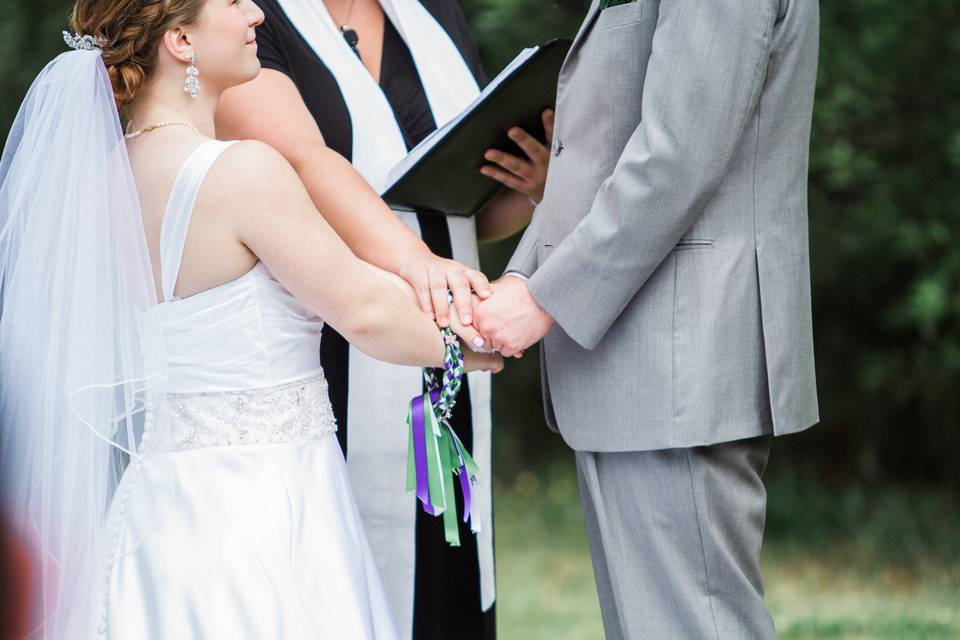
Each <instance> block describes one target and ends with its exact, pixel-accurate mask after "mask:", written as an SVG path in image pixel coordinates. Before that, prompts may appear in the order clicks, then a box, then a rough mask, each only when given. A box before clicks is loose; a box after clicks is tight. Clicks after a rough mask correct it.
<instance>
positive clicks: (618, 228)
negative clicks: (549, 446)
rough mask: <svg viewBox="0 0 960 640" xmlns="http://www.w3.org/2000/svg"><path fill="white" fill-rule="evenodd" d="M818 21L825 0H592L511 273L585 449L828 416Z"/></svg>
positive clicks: (785, 425)
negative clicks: (550, 322) (817, 236)
mask: <svg viewBox="0 0 960 640" xmlns="http://www.w3.org/2000/svg"><path fill="white" fill-rule="evenodd" d="M818 28H819V6H818V3H817V1H816V0H711V1H710V2H704V1H703V0H659V1H657V0H638V1H637V2H632V3H628V4H621V5H617V6H613V7H610V8H608V9H605V10H603V11H600V10H599V2H598V1H597V0H595V1H594V3H593V5H592V6H591V9H590V11H589V12H588V15H587V18H586V20H585V21H584V23H583V27H582V28H581V30H580V33H579V34H578V35H577V38H576V39H575V41H574V44H573V46H572V48H571V50H570V53H569V55H568V57H567V59H566V61H565V63H564V65H563V68H562V70H561V74H560V79H559V86H558V92H557V109H556V121H555V128H554V150H553V154H554V155H553V157H552V158H551V164H550V169H549V173H548V177H547V184H546V190H545V194H544V198H543V201H542V202H541V204H540V205H539V206H538V207H537V211H536V213H535V216H534V222H533V223H532V224H531V226H530V227H529V229H528V230H527V232H526V233H525V235H524V238H523V239H522V241H521V243H520V246H519V247H518V249H517V252H516V254H515V255H514V257H513V259H512V260H511V262H510V265H509V266H508V268H507V270H508V271H518V272H520V273H523V274H525V275H528V276H529V277H530V281H529V288H530V291H531V293H532V294H533V296H534V298H535V299H536V300H537V302H538V303H539V304H540V305H541V306H542V307H543V308H544V309H545V310H546V311H547V312H549V313H550V315H551V316H553V317H554V319H555V320H556V321H557V325H556V326H555V327H554V329H553V330H552V331H551V332H550V333H549V334H548V335H547V336H546V337H545V339H544V341H543V343H542V357H543V374H544V376H545V378H544V396H545V403H546V405H547V416H548V420H549V421H550V425H551V427H552V428H554V429H558V430H559V431H560V433H561V434H562V435H563V437H564V439H565V440H566V442H567V443H568V444H569V445H570V446H571V447H573V448H574V449H576V450H584V451H641V450H655V449H666V448H677V447H693V446H701V445H708V444H714V443H719V442H728V441H732V440H738V439H743V438H748V437H753V436H757V435H762V434H767V433H774V434H778V435H779V434H786V433H792V432H796V431H800V430H802V429H805V428H807V427H809V426H810V425H812V424H814V423H816V422H817V421H818V420H819V413H818V406H817V395H816V384H815V375H814V360H813V332H812V322H811V309H810V272H809V257H808V256H809V250H808V235H807V168H808V152H809V135H810V121H811V113H812V106H813V95H814V85H815V80H816V68H817V55H818ZM548 381H549V383H548ZM635 417H639V418H641V419H640V420H634V419H632V418H635Z"/></svg>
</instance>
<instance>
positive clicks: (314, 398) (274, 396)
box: [140, 375, 337, 453]
mask: <svg viewBox="0 0 960 640" xmlns="http://www.w3.org/2000/svg"><path fill="white" fill-rule="evenodd" d="M164 405H165V407H166V408H167V411H166V412H165V413H166V419H164V420H155V419H152V417H151V416H148V419H147V421H146V425H145V429H144V435H143V439H142V441H141V445H140V450H141V451H142V452H144V453H149V452H161V451H181V450H184V449H198V448H201V447H222V446H229V445H241V444H263V443H279V442H294V441H297V440H309V439H313V438H318V437H320V436H324V435H326V434H329V433H332V432H334V431H336V430H337V424H336V420H335V419H334V416H333V409H332V407H331V406H330V398H329V395H328V393H327V381H326V378H324V377H323V375H320V376H316V377H313V378H308V379H306V380H300V381H297V382H292V383H289V384H283V385H279V386H276V387H267V388H263V389H245V390H242V391H218V392H210V393H171V394H167V396H166V402H165V403H164Z"/></svg>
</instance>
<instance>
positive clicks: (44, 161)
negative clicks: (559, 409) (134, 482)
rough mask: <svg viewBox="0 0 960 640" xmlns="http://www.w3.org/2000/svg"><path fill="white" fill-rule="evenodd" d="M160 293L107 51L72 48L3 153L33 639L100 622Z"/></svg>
mask: <svg viewBox="0 0 960 640" xmlns="http://www.w3.org/2000/svg"><path fill="white" fill-rule="evenodd" d="M156 302H157V300H156V293H155V290H154V285H153V277H152V271H151V267H150V259H149V254H148V251H147V245H146V239H145V236H144V232H143V223H142V219H141V216H140V208H139V203H138V199H137V192H136V187H135V184H134V181H133V175H132V173H131V169H130V164H129V161H128V158H127V153H126V147H125V146H124V138H123V132H122V130H121V126H120V120H119V116H118V114H117V109H116V106H115V103H114V98H113V91H112V89H111V85H110V81H109V78H108V75H107V70H106V68H105V67H104V64H103V61H102V59H101V56H100V51H99V50H98V49H95V48H91V49H89V50H77V51H71V52H68V53H64V54H61V55H60V56H59V57H57V58H56V59H55V60H53V61H52V62H51V63H50V64H49V65H47V67H46V68H45V69H44V70H43V71H42V72H41V73H40V75H39V76H38V77H37V79H36V80H35V81H34V83H33V86H32V87H31V88H30V91H29V93H28V94H27V97H26V98H25V100H24V102H23V105H22V106H21V108H20V112H19V113H18V115H17V118H16V121H15V122H14V124H13V128H12V129H11V131H10V136H9V138H8V139H7V143H6V147H5V149H4V152H3V158H2V160H0V490H2V494H0V495H2V503H3V509H4V511H5V515H6V516H7V517H8V520H9V522H11V523H12V524H13V526H14V528H15V533H16V535H18V536H20V538H21V541H22V542H24V543H25V544H26V545H27V546H28V547H30V548H31V549H32V550H33V551H34V558H33V560H34V565H35V566H34V568H35V569H36V572H35V576H33V585H34V587H35V588H36V597H35V598H32V601H33V602H35V603H36V610H35V611H32V612H31V618H30V619H31V621H32V627H31V628H32V632H31V634H30V636H29V637H30V638H42V639H44V640H46V639H50V640H54V639H56V640H63V639H64V638H71V639H73V638H88V637H90V636H91V635H92V634H93V633H94V632H95V631H96V628H97V626H98V624H99V621H98V619H97V618H98V605H99V604H100V603H99V602H96V598H97V595H98V594H100V593H102V591H103V585H102V584H100V583H101V582H102V581H103V580H104V579H105V578H106V571H105V569H104V567H103V566H102V559H103V558H104V557H106V556H107V554H109V553H110V551H109V540H103V539H102V538H103V535H102V532H103V531H104V524H105V519H106V514H107V509H108V507H109V504H110V500H111V498H112V496H113V494H114V491H115V489H116V487H117V483H118V482H119V479H120V476H121V473H122V469H123V467H124V465H125V463H127V462H128V461H129V459H130V457H131V456H134V457H135V456H136V455H137V454H136V450H135V443H136V442H138V434H139V431H140V428H141V424H140V423H142V409H143V405H144V402H145V398H144V395H145V392H146V389H147V387H148V381H147V380H145V378H144V372H143V366H142V360H141V356H140V344H139V340H138V332H137V319H138V315H139V313H140V312H141V311H142V310H143V309H145V308H147V307H149V306H151V305H154V304H156ZM149 383H150V384H151V385H152V384H153V383H154V381H149ZM114 552H115V553H116V552H118V551H116V550H114ZM121 552H122V551H121ZM98 558H100V559H101V560H98Z"/></svg>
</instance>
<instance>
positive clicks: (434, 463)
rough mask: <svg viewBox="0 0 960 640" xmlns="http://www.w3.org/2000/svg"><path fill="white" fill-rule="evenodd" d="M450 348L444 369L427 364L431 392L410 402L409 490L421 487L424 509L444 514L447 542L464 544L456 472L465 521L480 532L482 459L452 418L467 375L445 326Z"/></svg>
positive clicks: (457, 344)
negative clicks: (475, 491)
mask: <svg viewBox="0 0 960 640" xmlns="http://www.w3.org/2000/svg"><path fill="white" fill-rule="evenodd" d="M442 333H443V337H444V342H445V343H446V353H445V356H444V367H443V373H442V375H441V376H440V379H439V380H438V379H437V375H436V373H437V372H436V371H435V370H433V369H424V370H423V378H424V382H425V387H426V391H425V392H424V393H423V395H419V396H416V397H414V398H413V399H412V400H411V401H410V410H409V413H408V414H407V427H408V428H409V431H410V439H409V446H408V449H407V491H416V492H417V499H419V500H420V502H421V504H422V505H423V510H424V511H425V512H427V513H429V514H430V515H432V516H440V515H442V516H443V530H444V536H445V537H446V540H447V543H448V544H450V545H451V546H454V547H459V546H460V531H459V526H458V524H457V501H456V494H455V484H454V480H453V479H454V476H457V477H458V478H459V479H460V488H461V490H462V492H463V521H464V522H469V523H470V530H471V531H473V532H474V533H478V532H479V531H480V518H479V510H478V508H477V504H476V502H475V501H474V500H473V499H472V497H471V489H472V486H473V484H474V483H476V481H477V472H478V470H479V468H478V467H477V463H476V462H474V460H473V458H472V457H471V456H470V454H469V453H468V452H467V448H466V447H464V446H463V442H461V441H460V438H459V437H457V434H456V432H455V431H454V430H453V428H452V427H451V426H450V417H451V416H452V414H453V407H454V405H455V404H456V401H457V392H459V391H460V385H461V382H462V380H463V353H462V352H461V350H460V342H459V340H458V339H457V336H456V334H454V333H453V331H451V330H450V329H443V330H442Z"/></svg>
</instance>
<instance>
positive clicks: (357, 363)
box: [278, 0, 495, 638]
mask: <svg viewBox="0 0 960 640" xmlns="http://www.w3.org/2000/svg"><path fill="white" fill-rule="evenodd" d="M278 3H279V4H280V6H281V7H282V8H283V10H284V12H285V13H286V14H287V17H288V18H289V19H290V21H291V22H292V23H293V25H294V26H295V27H296V28H297V30H298V31H299V32H300V34H301V35H302V36H303V38H304V40H306V42H307V43H308V44H309V45H310V47H311V48H312V49H313V51H314V52H315V53H316V54H317V56H318V57H319V58H320V60H321V61H322V62H323V64H324V65H325V66H326V67H327V68H328V69H329V70H330V72H331V73H332V74H333V76H334V77H335V78H336V80H337V83H338V84H339V86H340V91H341V93H342V95H343V99H344V101H345V103H346V106H347V109H348V111H349V113H350V120H351V124H352V131H353V165H354V167H355V168H356V169H357V170H358V171H359V172H360V173H361V174H362V175H363V177H364V178H365V179H366V180H367V182H369V183H370V185H371V186H372V187H373V188H374V189H376V190H377V191H378V192H379V191H381V190H382V189H383V187H385V186H386V184H387V175H388V173H389V171H390V169H391V168H392V167H393V166H394V165H396V164H397V162H399V161H400V160H401V159H402V158H403V157H404V156H405V155H406V153H407V150H406V145H405V142H404V139H403V134H402V132H401V130H400V127H399V125H398V124H397V120H396V116H395V115H394V113H393V110H392V109H391V108H390V104H389V102H388V101H387V98H386V96H385V95H384V93H383V91H382V90H381V89H380V86H379V85H378V84H377V82H376V81H375V80H374V79H373V77H372V76H371V75H370V73H369V71H367V69H366V67H364V66H363V63H362V62H361V61H360V59H359V58H358V57H357V55H356V54H355V53H354V52H353V51H352V50H351V49H350V47H349V46H347V44H346V42H345V41H344V39H343V36H342V34H341V33H340V31H339V29H338V28H337V26H336V24H335V23H334V22H333V19H332V18H331V16H330V14H329V12H328V11H327V9H326V6H325V5H324V4H323V2H322V1H321V0H278ZM380 4H381V6H382V7H383V11H384V13H385V14H386V16H387V18H388V19H389V20H390V21H391V22H392V23H393V25H394V26H395V27H396V29H397V31H398V32H399V33H400V36H401V37H402V38H403V40H404V42H405V43H406V45H407V47H408V48H409V49H410V53H411V55H412V57H413V61H414V64H415V66H416V69H417V73H418V74H419V76H420V80H421V82H422V83H423V88H424V91H425V92H426V96H427V102H428V103H429V105H430V109H431V111H432V112H433V117H434V120H435V121H436V123H437V126H438V127H441V126H443V125H444V124H446V123H447V122H448V121H450V120H451V119H452V118H454V117H455V116H456V115H458V114H459V113H460V112H461V111H462V110H463V109H464V108H465V107H466V106H467V105H468V104H469V103H470V102H471V101H472V100H473V99H474V98H476V96H477V95H478V94H479V92H480V89H479V87H478V86H477V82H476V80H475V78H474V77H473V74H472V73H471V71H470V69H469V68H468V67H467V65H466V63H465V62H464V60H463V57H462V56H461V54H460V51H459V50H458V49H457V47H456V45H455V44H454V43H453V41H452V40H451V39H450V36H449V35H448V34H447V32H446V31H445V30H444V29H443V27H442V26H441V25H440V24H439V23H437V21H436V20H435V19H434V18H433V16H432V15H431V14H430V12H429V11H427V9H426V8H424V7H423V5H422V4H420V2H419V1H418V0H380ZM468 170H472V169H468ZM396 213H397V215H398V216H399V217H400V218H401V219H402V220H403V221H404V223H406V224H407V226H409V227H410V228H411V229H412V230H413V231H414V232H415V233H417V234H419V233H420V227H419V224H418V223H417V217H416V214H413V213H410V212H402V211H397V212H396ZM447 223H448V226H449V228H450V237H451V244H452V249H453V257H454V259H456V260H458V261H460V262H462V263H464V264H466V265H468V266H472V267H474V268H479V262H480V260H479V256H478V252H477V241H476V229H475V221H474V219H473V218H467V217H461V216H449V217H448V218H447ZM468 380H469V386H470V393H471V399H472V405H473V415H472V418H473V424H474V438H473V443H472V444H473V447H472V449H473V455H474V459H475V460H476V461H477V464H478V465H479V466H480V474H479V483H478V486H477V488H476V491H475V493H474V495H475V499H476V500H478V501H479V511H480V516H481V518H480V521H481V523H482V530H481V532H480V533H479V534H478V540H477V546H478V549H479V565H480V582H481V603H480V604H481V606H482V608H483V609H484V610H486V609H489V608H490V607H491V606H492V605H493V602H494V599H495V587H494V572H493V527H492V526H491V521H492V518H493V509H492V502H491V499H490V495H491V486H492V478H491V472H492V470H491V464H490V456H491V451H490V450H491V441H490V440H491V434H490V428H489V425H490V423H491V415H490V375H489V374H486V373H482V372H478V373H471V374H469V375H468ZM348 384H349V398H348V402H347V416H348V418H347V419H348V423H349V428H348V430H347V452H348V468H349V471H350V480H351V485H352V488H353V492H354V495H355V497H356V500H357V503H358V506H359V509H360V513H361V516H362V518H363V521H364V525H365V528H366V531H367V536H368V537H369V539H370V545H371V547H372V549H373V553H374V557H375V559H376V562H377V566H378V568H379V569H380V573H381V576H382V577H383V581H384V586H385V587H386V590H387V595H388V597H389V598H390V601H391V604H392V606H393V610H394V616H395V619H396V622H397V626H398V628H400V629H402V630H403V635H404V638H409V637H410V635H411V632H412V628H413V602H414V594H413V586H414V568H415V556H414V553H415V551H414V545H415V539H414V534H415V517H416V513H415V508H419V506H415V497H414V496H413V494H407V493H405V491H404V488H405V487H404V485H405V478H406V454H407V433H406V426H405V424H404V418H405V417H406V411H407V405H408V403H409V401H410V398H412V397H413V396H414V395H417V394H419V393H420V392H421V385H422V377H421V374H420V370H419V369H416V368H412V367H399V366H396V365H391V364H386V363H384V362H380V361H378V360H374V359H373V358H370V357H368V356H366V355H365V354H363V353H361V352H360V351H359V350H358V349H355V348H353V347H352V346H351V347H350V372H349V383H348Z"/></svg>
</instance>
